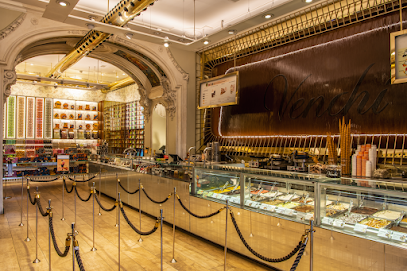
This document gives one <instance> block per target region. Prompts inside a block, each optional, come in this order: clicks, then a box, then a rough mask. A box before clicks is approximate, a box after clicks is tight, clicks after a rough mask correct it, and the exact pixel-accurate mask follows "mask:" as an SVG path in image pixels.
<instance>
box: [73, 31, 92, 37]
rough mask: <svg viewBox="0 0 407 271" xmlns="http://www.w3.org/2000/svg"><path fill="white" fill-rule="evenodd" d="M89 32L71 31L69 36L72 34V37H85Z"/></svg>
mask: <svg viewBox="0 0 407 271" xmlns="http://www.w3.org/2000/svg"><path fill="white" fill-rule="evenodd" d="M88 32H89V31H86V30H70V31H68V34H70V35H81V36H84V35H86V34H87V33H88Z"/></svg>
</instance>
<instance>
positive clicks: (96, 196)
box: [95, 194, 117, 212]
mask: <svg viewBox="0 0 407 271" xmlns="http://www.w3.org/2000/svg"><path fill="white" fill-rule="evenodd" d="M95 198H96V202H97V203H98V204H99V206H100V208H102V210H103V211H106V212H111V211H113V210H114V209H116V207H117V206H116V204H115V205H113V207H112V208H110V209H107V208H105V207H103V205H102V204H101V203H100V201H99V198H98V195H97V194H95Z"/></svg>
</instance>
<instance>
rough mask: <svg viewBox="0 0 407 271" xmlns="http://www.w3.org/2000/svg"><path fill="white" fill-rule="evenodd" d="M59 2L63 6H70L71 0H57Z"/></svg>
mask: <svg viewBox="0 0 407 271" xmlns="http://www.w3.org/2000/svg"><path fill="white" fill-rule="evenodd" d="M57 3H58V4H59V5H60V6H62V7H66V6H69V2H67V1H61V0H57Z"/></svg>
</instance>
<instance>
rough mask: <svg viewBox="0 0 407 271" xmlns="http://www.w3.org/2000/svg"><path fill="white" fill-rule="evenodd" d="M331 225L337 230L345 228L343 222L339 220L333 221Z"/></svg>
mask: <svg viewBox="0 0 407 271" xmlns="http://www.w3.org/2000/svg"><path fill="white" fill-rule="evenodd" d="M332 225H333V226H334V227H337V228H345V222H343V221H342V220H339V219H335V220H334V222H333V224H332Z"/></svg>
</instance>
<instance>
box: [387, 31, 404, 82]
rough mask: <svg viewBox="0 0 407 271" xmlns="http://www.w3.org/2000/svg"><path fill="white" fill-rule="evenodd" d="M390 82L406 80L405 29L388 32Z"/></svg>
mask: <svg viewBox="0 0 407 271" xmlns="http://www.w3.org/2000/svg"><path fill="white" fill-rule="evenodd" d="M390 68H391V83H392V84H399V83H406V82H407V30H403V31H397V32H393V33H390Z"/></svg>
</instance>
